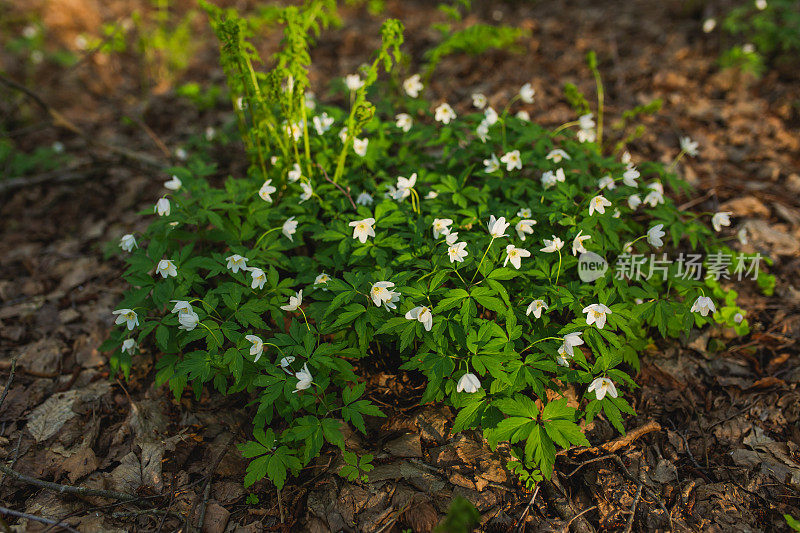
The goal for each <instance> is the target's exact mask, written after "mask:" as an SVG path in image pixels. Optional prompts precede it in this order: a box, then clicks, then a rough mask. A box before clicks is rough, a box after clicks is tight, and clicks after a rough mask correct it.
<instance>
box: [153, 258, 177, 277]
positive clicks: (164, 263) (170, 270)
mask: <svg viewBox="0 0 800 533" xmlns="http://www.w3.org/2000/svg"><path fill="white" fill-rule="evenodd" d="M156 274H161V277H162V278H165V279H166V278H168V277H170V276H172V277H173V278H174V277H175V276H177V275H178V269H177V268H175V263H173V262H172V261H170V260H169V259H162V260H161V261H159V262H158V265H157V266H156Z"/></svg>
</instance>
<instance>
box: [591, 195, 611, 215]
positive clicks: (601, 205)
mask: <svg viewBox="0 0 800 533" xmlns="http://www.w3.org/2000/svg"><path fill="white" fill-rule="evenodd" d="M610 205H611V202H609V201H608V200H607V199H606V197H605V196H603V195H597V196H595V197H594V198H592V199H591V200H589V216H592V215H593V214H594V212H595V211H597V212H598V213H600V214H601V215H603V214H605V212H606V207H608V206H610Z"/></svg>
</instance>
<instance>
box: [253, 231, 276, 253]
mask: <svg viewBox="0 0 800 533" xmlns="http://www.w3.org/2000/svg"><path fill="white" fill-rule="evenodd" d="M279 229H281V228H272V229H270V230H267V231H266V232H265V233H264V234H263V235H262V236H261V237H259V238H258V240H257V241H256V243H255V245H254V246H253V248H258V245H259V243H261V239H263V238H264V237H266V236H267V235H269V234H270V233H272V232H273V231H278V230H279Z"/></svg>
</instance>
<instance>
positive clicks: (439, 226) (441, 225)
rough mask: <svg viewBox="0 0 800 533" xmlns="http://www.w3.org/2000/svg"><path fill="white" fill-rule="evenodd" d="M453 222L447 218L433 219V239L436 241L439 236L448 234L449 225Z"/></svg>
mask: <svg viewBox="0 0 800 533" xmlns="http://www.w3.org/2000/svg"><path fill="white" fill-rule="evenodd" d="M452 223H453V221H452V220H451V219H449V218H434V219H433V238H434V239H438V238H439V237H440V236H441V235H447V234H448V233H450V224H452Z"/></svg>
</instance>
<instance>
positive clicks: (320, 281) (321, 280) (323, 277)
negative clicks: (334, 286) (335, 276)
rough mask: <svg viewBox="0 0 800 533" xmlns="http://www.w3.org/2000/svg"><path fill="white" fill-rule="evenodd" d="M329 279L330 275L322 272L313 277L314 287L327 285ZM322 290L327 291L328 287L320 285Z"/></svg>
mask: <svg viewBox="0 0 800 533" xmlns="http://www.w3.org/2000/svg"><path fill="white" fill-rule="evenodd" d="M330 280H331V277H330V276H329V275H327V274H326V273H325V272H323V273H322V274H320V275H319V276H317V277H316V278H314V286H315V287H316V286H317V285H327V284H328V282H329V281H330ZM322 290H323V291H327V290H328V289H326V288H325V287H322Z"/></svg>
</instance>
